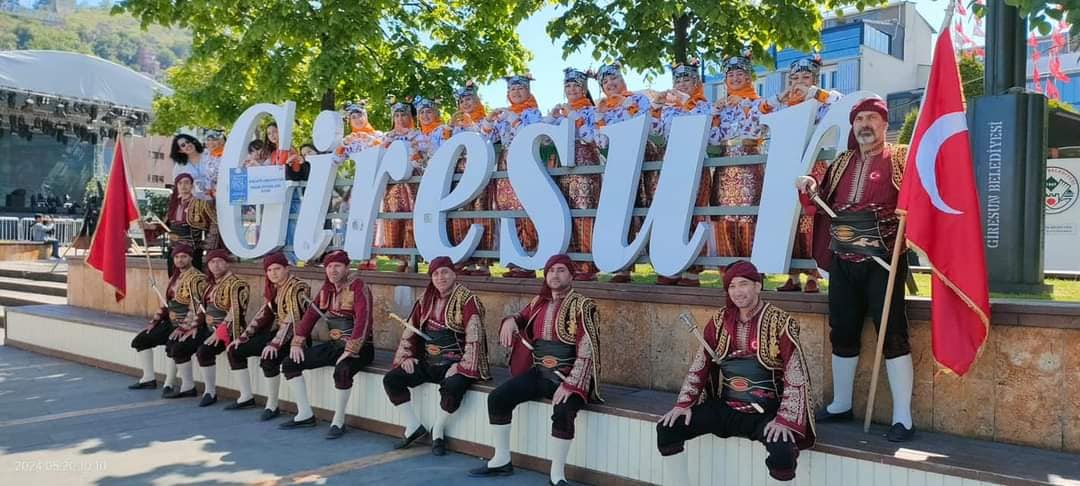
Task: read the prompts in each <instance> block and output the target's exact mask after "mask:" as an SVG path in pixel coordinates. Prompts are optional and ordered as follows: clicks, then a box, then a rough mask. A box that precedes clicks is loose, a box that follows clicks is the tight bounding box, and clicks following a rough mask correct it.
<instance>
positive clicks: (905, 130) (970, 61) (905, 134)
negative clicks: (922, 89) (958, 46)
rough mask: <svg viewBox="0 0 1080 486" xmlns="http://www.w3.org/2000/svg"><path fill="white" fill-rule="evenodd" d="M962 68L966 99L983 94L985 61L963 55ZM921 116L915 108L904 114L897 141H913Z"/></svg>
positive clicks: (960, 61) (962, 84)
mask: <svg viewBox="0 0 1080 486" xmlns="http://www.w3.org/2000/svg"><path fill="white" fill-rule="evenodd" d="M956 63H957V68H958V69H959V70H960V84H961V86H962V88H961V89H963V90H964V101H965V102H967V103H971V100H973V99H975V98H976V97H979V96H982V95H983V76H984V73H985V71H984V68H983V62H982V61H981V60H980V59H979V58H977V57H975V56H972V55H962V56H960V58H959V60H958V61H957V62H956ZM918 118H919V110H918V109H914V110H911V111H910V112H908V114H907V115H905V116H904V124H903V125H901V126H900V132H899V133H898V134H897V136H896V137H897V142H898V143H902V144H907V143H911V135H912V133H913V132H914V131H915V121H916V120H917V119H918Z"/></svg>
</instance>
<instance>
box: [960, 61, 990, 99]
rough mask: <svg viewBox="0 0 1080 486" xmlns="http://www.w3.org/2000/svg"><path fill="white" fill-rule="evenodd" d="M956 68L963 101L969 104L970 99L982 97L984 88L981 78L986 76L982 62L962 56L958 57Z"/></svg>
mask: <svg viewBox="0 0 1080 486" xmlns="http://www.w3.org/2000/svg"><path fill="white" fill-rule="evenodd" d="M957 67H958V68H959V70H960V79H961V80H962V81H961V83H962V84H963V88H962V89H963V90H964V99H965V100H967V101H968V102H969V103H970V102H971V100H972V99H974V98H976V97H979V96H982V95H983V88H984V86H983V77H984V76H985V75H986V69H985V67H984V66H983V61H982V60H980V59H979V58H977V57H975V56H972V55H963V56H960V60H959V61H957Z"/></svg>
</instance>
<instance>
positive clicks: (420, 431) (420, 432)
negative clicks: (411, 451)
mask: <svg viewBox="0 0 1080 486" xmlns="http://www.w3.org/2000/svg"><path fill="white" fill-rule="evenodd" d="M425 435H427V428H425V427H424V426H423V425H421V426H420V427H419V428H417V429H416V430H414V431H413V433H412V434H409V436H408V437H406V438H404V439H401V442H398V443H397V445H395V446H394V449H404V448H406V447H409V446H411V445H412V444H413V442H416V441H418V440H420V438H421V437H423V436H425Z"/></svg>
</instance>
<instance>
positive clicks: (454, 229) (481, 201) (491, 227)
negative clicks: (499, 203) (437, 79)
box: [450, 81, 496, 277]
mask: <svg viewBox="0 0 1080 486" xmlns="http://www.w3.org/2000/svg"><path fill="white" fill-rule="evenodd" d="M476 90H477V87H476V83H474V82H473V81H468V82H466V83H465V85H464V86H462V87H461V88H458V89H457V90H456V91H454V99H455V100H456V101H457V111H456V112H455V113H454V116H453V117H452V118H451V119H450V127H451V129H452V130H453V135H457V134H458V133H461V132H475V133H479V134H480V135H481V136H483V137H484V138H485V139H487V140H493V139H494V138H495V130H494V127H493V126H492V124H491V123H490V122H489V121H488V120H487V112H486V111H485V110H484V104H483V103H482V102H481V101H480V96H479V95H478V94H477V91H476ZM464 164H465V157H464V156H462V158H461V159H460V160H458V166H457V171H458V172H462V171H464V170H465V166H464ZM494 201H495V180H494V179H492V180H491V181H490V182H488V185H487V186H486V187H485V188H484V192H482V193H481V194H480V195H479V196H476V199H473V201H472V202H471V203H469V205H467V206H465V207H463V208H461V209H462V210H468V211H488V210H490V209H491V208H492V207H493V204H494ZM473 224H479V225H481V226H482V227H483V228H484V234H483V235H482V236H481V237H480V244H479V245H477V246H476V249H477V250H481V251H494V250H495V237H496V233H495V220H494V219H492V218H469V219H465V218H454V219H452V220H450V227H451V229H450V234H451V241H452V242H453V243H455V244H457V243H460V242H461V240H462V239H464V238H465V234H466V232H467V231H468V230H469V227H470V226H471V225H473ZM491 262H492V260H491V259H489V258H472V259H471V260H470V263H469V264H468V265H467V266H466V267H465V270H464V271H463V272H462V274H463V275H474V276H479V277H487V276H489V275H491V271H490V270H489V269H488V267H489V266H490V265H491Z"/></svg>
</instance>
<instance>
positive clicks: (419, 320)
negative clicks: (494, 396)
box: [393, 284, 491, 380]
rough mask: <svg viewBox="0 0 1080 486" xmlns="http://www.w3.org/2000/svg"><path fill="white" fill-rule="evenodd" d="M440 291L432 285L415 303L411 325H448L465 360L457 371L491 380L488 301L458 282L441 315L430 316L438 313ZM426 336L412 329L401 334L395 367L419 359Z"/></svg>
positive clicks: (462, 360) (476, 377)
mask: <svg viewBox="0 0 1080 486" xmlns="http://www.w3.org/2000/svg"><path fill="white" fill-rule="evenodd" d="M437 298H438V293H437V291H436V290H435V289H434V288H432V287H429V288H428V289H427V290H425V291H424V294H423V295H422V296H420V300H417V301H416V303H415V304H413V309H412V313H410V314H409V324H412V325H413V326H414V327H416V328H417V329H420V330H421V331H423V330H425V328H430V327H431V326H446V328H448V329H450V330H451V331H454V334H455V336H456V337H457V341H458V346H460V347H461V349H462V353H461V361H458V363H457V372H458V373H459V374H461V375H464V376H468V377H469V378H473V379H476V380H488V379H491V373H490V371H489V368H488V350H487V334H486V333H485V332H484V304H483V303H481V302H480V299H479V298H478V297H477V296H476V294H473V293H472V291H470V290H469V289H467V288H465V286H464V285H461V284H456V285H454V288H453V290H451V291H450V297H448V298H447V299H446V304H445V305H444V306H443V308H442V315H441V316H434V320H435V321H438V322H431V321H432V317H429V316H430V315H431V313H432V312H435V310H434V309H433V307H435V302H436V299H437ZM423 344H424V343H423V338H421V337H420V336H418V335H416V334H413V333H411V332H405V333H404V334H402V335H401V341H400V342H398V348H397V352H396V353H394V364H393V365H394V366H400V365H401V362H402V361H404V360H406V359H409V358H416V357H417V351H418V350H421V349H423Z"/></svg>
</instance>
